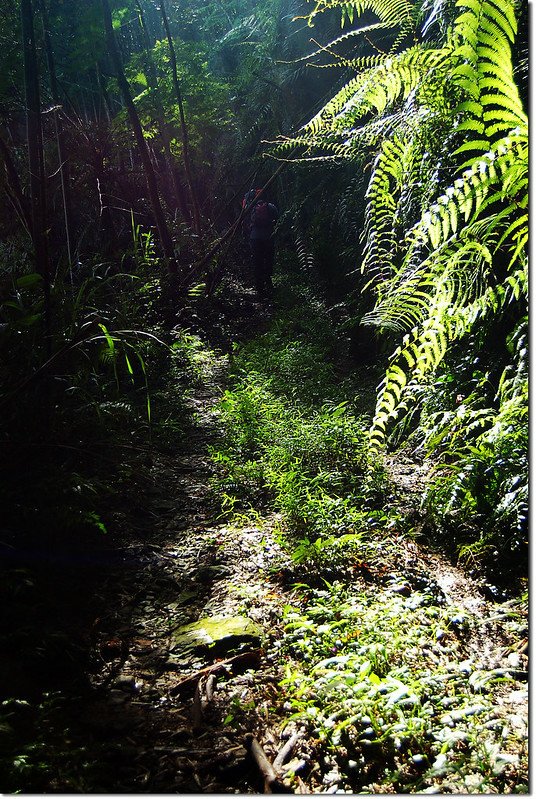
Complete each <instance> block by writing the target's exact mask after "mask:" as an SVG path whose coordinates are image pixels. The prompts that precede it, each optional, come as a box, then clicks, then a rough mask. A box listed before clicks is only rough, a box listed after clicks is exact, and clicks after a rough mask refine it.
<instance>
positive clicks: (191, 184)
mask: <svg viewBox="0 0 536 799" xmlns="http://www.w3.org/2000/svg"><path fill="white" fill-rule="evenodd" d="M160 11H161V12H162V20H163V22H164V28H165V31H166V36H167V40H168V46H169V58H170V61H171V70H172V76H173V86H174V88H175V95H176V97H177V103H178V106H179V115H180V120H181V135H182V151H183V155H184V171H185V172H186V180H187V181H188V188H189V190H190V197H191V199H192V208H193V213H194V227H195V232H196V233H197V235H198V236H200V235H201V217H200V214H199V204H198V202H197V194H196V191H195V187H194V182H193V179H192V170H191V164H190V149H189V141H188V128H187V127H186V118H185V116H184V104H183V102H182V93H181V88H180V84H179V74H178V72H177V56H176V53H175V46H174V44H173V39H172V38H171V30H170V28H169V20H168V16H167V13H166V5H165V0H161V1H160Z"/></svg>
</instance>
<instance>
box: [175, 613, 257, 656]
mask: <svg viewBox="0 0 536 799" xmlns="http://www.w3.org/2000/svg"><path fill="white" fill-rule="evenodd" d="M261 637H262V632H261V630H260V628H259V627H258V626H257V625H256V624H255V623H254V622H252V621H251V619H248V618H246V617H245V616H211V617H209V618H204V619H199V621H195V622H193V623H191V624H185V625H184V626H183V627H179V628H178V629H177V630H175V632H174V633H173V644H172V649H173V651H174V652H178V651H181V652H202V651H206V650H207V649H211V650H212V649H213V650H215V651H216V652H217V653H218V654H227V653H231V652H235V651H236V650H239V649H248V648H254V647H257V646H259V645H260V642H261Z"/></svg>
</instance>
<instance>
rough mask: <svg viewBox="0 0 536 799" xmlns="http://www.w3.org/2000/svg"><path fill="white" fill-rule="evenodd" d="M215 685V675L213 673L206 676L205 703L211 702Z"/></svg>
mask: <svg viewBox="0 0 536 799" xmlns="http://www.w3.org/2000/svg"><path fill="white" fill-rule="evenodd" d="M215 685H216V675H215V674H214V672H212V674H209V675H208V680H207V684H206V685H205V694H206V697H207V703H208V702H212V700H213V698H214V686H215Z"/></svg>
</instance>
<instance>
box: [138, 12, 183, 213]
mask: <svg viewBox="0 0 536 799" xmlns="http://www.w3.org/2000/svg"><path fill="white" fill-rule="evenodd" d="M136 6H137V9H138V17H139V21H140V27H141V30H142V33H143V39H144V44H145V55H146V64H147V81H148V83H149V87H150V89H151V90H152V92H153V97H154V105H155V111H156V122H157V125H158V131H159V134H160V140H161V143H162V150H163V153H164V161H165V166H166V175H167V178H168V179H167V184H168V189H169V190H170V193H171V195H173V194H174V195H175V198H174V199H175V201H176V202H177V203H178V205H179V207H180V209H181V214H182V216H183V218H184V219H185V221H186V222H187V223H188V224H189V225H191V222H192V219H191V215H190V212H189V210H188V203H187V201H186V197H185V191H184V188H183V186H182V184H181V182H180V179H179V177H178V174H177V169H176V166H175V163H174V158H173V155H172V153H171V131H170V126H169V123H168V122H167V120H166V114H165V112H164V106H163V105H162V98H161V96H160V87H159V83H158V75H157V73H156V67H155V64H154V60H153V56H152V52H151V49H152V46H151V37H150V35H149V30H148V28H147V23H146V21H145V14H144V13H143V7H142V4H141V2H140V0H137V2H136Z"/></svg>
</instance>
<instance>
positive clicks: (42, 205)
mask: <svg viewBox="0 0 536 799" xmlns="http://www.w3.org/2000/svg"><path fill="white" fill-rule="evenodd" d="M20 7H21V23H22V40H23V53H24V88H25V99H26V130H27V138H28V165H29V169H30V195H31V208H32V238H33V245H34V253H35V265H36V270H37V272H39V274H40V275H41V277H42V278H43V288H44V293H45V335H46V338H47V347H48V348H50V326H51V323H50V267H49V260H48V247H47V238H46V201H45V198H46V187H45V163H44V160H45V159H44V152H43V127H42V122H41V98H40V95H39V79H38V72H37V58H36V52H35V33H34V15H33V7H32V0H21V6H20Z"/></svg>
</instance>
